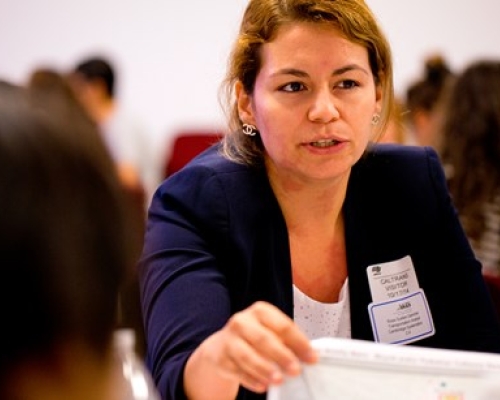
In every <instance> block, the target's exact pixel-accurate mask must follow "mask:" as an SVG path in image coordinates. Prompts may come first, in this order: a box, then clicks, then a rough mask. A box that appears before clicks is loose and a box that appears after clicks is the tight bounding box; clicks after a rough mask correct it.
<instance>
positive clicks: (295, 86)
mask: <svg viewBox="0 0 500 400" xmlns="http://www.w3.org/2000/svg"><path fill="white" fill-rule="evenodd" d="M281 90H282V91H284V92H298V91H300V90H304V85H303V84H302V83H300V82H290V83H287V84H286V85H284V86H282V87H281Z"/></svg>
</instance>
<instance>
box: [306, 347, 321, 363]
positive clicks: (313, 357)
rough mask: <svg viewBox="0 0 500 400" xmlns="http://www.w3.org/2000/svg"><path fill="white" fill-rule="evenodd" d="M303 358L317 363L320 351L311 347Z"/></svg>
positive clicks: (307, 361)
mask: <svg viewBox="0 0 500 400" xmlns="http://www.w3.org/2000/svg"><path fill="white" fill-rule="evenodd" d="M303 360H304V362H306V363H315V362H316V361H317V360H318V353H317V352H316V350H313V349H311V350H309V351H308V352H307V353H305V354H304V359H303Z"/></svg>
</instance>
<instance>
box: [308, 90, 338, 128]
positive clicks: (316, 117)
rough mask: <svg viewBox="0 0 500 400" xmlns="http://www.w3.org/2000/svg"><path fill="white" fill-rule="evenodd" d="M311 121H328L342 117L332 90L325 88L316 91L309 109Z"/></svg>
mask: <svg viewBox="0 0 500 400" xmlns="http://www.w3.org/2000/svg"><path fill="white" fill-rule="evenodd" d="M308 117H309V120H310V121H313V122H322V123H327V122H331V121H332V120H337V119H339V117H340V114H339V110H338V108H337V105H336V104H335V99H334V96H333V94H332V93H331V91H330V90H329V89H328V90H326V89H323V90H320V91H318V92H317V93H315V95H314V97H313V100H312V103H311V106H310V108H309V111H308Z"/></svg>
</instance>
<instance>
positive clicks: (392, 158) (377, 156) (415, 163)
mask: <svg viewBox="0 0 500 400" xmlns="http://www.w3.org/2000/svg"><path fill="white" fill-rule="evenodd" d="M354 173H355V174H358V175H362V176H369V175H378V176H379V177H380V178H381V177H383V178H385V179H395V180H398V179H402V180H408V179H409V178H411V179H412V180H422V179H423V180H427V179H438V180H442V179H444V174H443V169H442V165H441V161H440V159H439V156H438V154H437V152H436V151H435V150H434V149H433V148H431V147H422V146H408V145H395V144H377V145H373V146H372V147H370V148H369V150H368V151H367V152H366V153H365V154H364V155H363V157H362V158H361V159H360V160H359V162H358V163H357V164H356V166H355V167H354Z"/></svg>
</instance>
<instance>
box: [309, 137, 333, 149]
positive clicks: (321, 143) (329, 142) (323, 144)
mask: <svg viewBox="0 0 500 400" xmlns="http://www.w3.org/2000/svg"><path fill="white" fill-rule="evenodd" d="M339 143H340V142H339V141H338V140H333V139H331V140H318V141H316V142H310V143H309V144H310V145H311V146H313V147H320V148H325V147H332V146H335V145H337V144H339Z"/></svg>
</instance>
